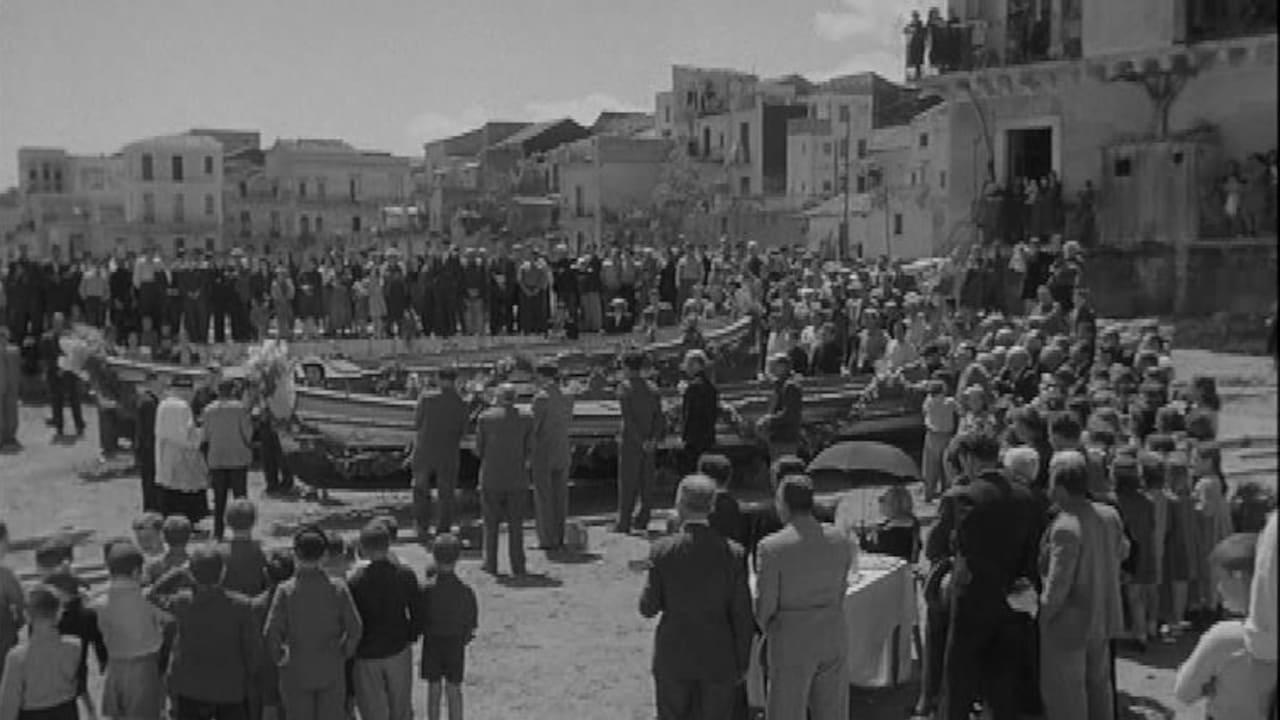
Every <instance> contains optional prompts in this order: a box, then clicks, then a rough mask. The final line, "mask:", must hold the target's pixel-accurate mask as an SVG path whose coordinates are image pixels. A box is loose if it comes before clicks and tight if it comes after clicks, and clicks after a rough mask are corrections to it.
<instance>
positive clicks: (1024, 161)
mask: <svg viewBox="0 0 1280 720" xmlns="http://www.w3.org/2000/svg"><path fill="white" fill-rule="evenodd" d="M1005 148H1006V150H1005V169H1004V170H1005V173H1004V176H1005V178H1006V180H1014V179H1017V178H1037V179H1039V178H1042V177H1044V176H1046V175H1048V174H1049V173H1050V172H1052V171H1054V170H1056V168H1055V167H1054V166H1053V128H1052V127H1049V126H1042V127H1029V128H1018V129H1010V130H1006V131H1005Z"/></svg>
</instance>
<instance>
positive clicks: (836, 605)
mask: <svg viewBox="0 0 1280 720" xmlns="http://www.w3.org/2000/svg"><path fill="white" fill-rule="evenodd" d="M775 502H776V503H777V508H778V515H779V517H780V519H781V520H782V521H783V523H785V525H786V526H785V527H784V528H783V529H782V530H779V531H778V532H775V533H773V534H772V535H770V536H768V537H766V538H765V539H764V540H762V541H760V546H759V548H757V550H756V555H757V558H758V563H759V568H760V572H759V575H758V576H757V578H756V589H757V595H756V607H755V614H756V623H757V624H758V625H759V626H760V627H761V628H763V629H764V634H765V639H766V640H767V648H768V650H767V654H768V657H767V661H768V667H769V685H768V688H769V690H768V699H767V701H766V702H767V705H766V715H767V716H768V718H769V720H805V718H806V712H807V713H808V715H807V717H808V718H810V720H837V718H839V720H844V719H845V718H847V717H848V714H849V680H848V677H847V675H846V667H845V660H846V655H847V653H848V648H847V647H846V642H847V638H846V630H845V622H844V595H845V590H846V588H847V587H848V579H849V567H850V564H851V563H852V553H851V551H850V547H849V541H848V540H847V539H846V538H844V537H843V536H842V535H841V534H840V532H839V531H838V530H836V529H835V528H834V527H830V526H824V525H822V524H821V523H819V522H818V520H817V519H816V518H815V517H814V516H813V484H812V482H811V481H810V480H809V479H808V478H807V477H804V476H802V475H793V476H790V477H786V478H783V479H782V481H781V482H780V483H779V484H778V492H777V496H776V497H775Z"/></svg>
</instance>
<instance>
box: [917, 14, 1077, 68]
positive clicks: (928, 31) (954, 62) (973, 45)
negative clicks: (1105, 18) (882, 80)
mask: <svg viewBox="0 0 1280 720" xmlns="http://www.w3.org/2000/svg"><path fill="white" fill-rule="evenodd" d="M1080 25H1081V24H1080V22H1079V21H1076V22H1062V23H1061V26H1060V27H1059V28H1054V27H1053V25H1052V22H1051V20H1049V19H1048V18H1041V19H1038V20H1033V19H1032V18H1030V17H1028V16H1026V15H1010V16H1009V18H1008V22H1007V23H1004V24H1002V25H994V24H991V23H987V22H986V21H982V20H973V21H968V22H961V23H956V22H952V23H941V22H938V23H929V24H919V23H916V24H913V25H910V26H908V27H907V28H906V30H905V31H904V33H905V35H906V38H905V43H906V49H907V80H908V81H918V80H920V79H921V78H923V77H925V76H928V75H946V74H949V73H955V72H971V71H974V70H984V69H988V68H999V67H1015V66H1019V65H1029V64H1032V63H1040V62H1050V61H1055V60H1079V59H1080V58H1081V57H1082V48H1083V43H1082V42H1081V40H1082V38H1081V35H1080ZM1055 30H1056V32H1055ZM1055 35H1060V38H1057V39H1058V40H1059V43H1058V44H1057V45H1056V46H1055V45H1054V40H1055Z"/></svg>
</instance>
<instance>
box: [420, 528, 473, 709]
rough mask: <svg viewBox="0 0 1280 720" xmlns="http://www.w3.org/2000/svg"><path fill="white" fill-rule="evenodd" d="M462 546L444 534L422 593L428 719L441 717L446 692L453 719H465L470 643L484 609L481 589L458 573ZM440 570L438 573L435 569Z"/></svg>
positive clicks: (434, 551)
mask: <svg viewBox="0 0 1280 720" xmlns="http://www.w3.org/2000/svg"><path fill="white" fill-rule="evenodd" d="M461 555H462V544H461V543H459V542H458V539H457V538H456V537H454V536H453V535H448V534H446V535H441V536H439V537H437V538H436V541H435V544H434V545H432V547H431V557H432V560H433V565H432V566H430V567H428V574H429V575H434V580H435V581H434V583H433V584H432V585H431V587H430V588H428V589H427V590H426V591H425V592H424V593H423V595H422V598H423V609H422V619H423V632H422V666H421V672H422V679H423V680H426V681H427V718H428V720H440V696H441V691H442V690H443V691H444V692H443V694H444V697H445V701H446V706H447V710H448V713H449V720H462V679H463V676H464V674H465V670H466V648H467V644H468V643H470V642H471V641H472V640H473V639H475V635H476V627H477V626H478V625H479V618H480V610H479V605H478V604H477V603H476V594H475V591H474V590H472V589H471V586H469V585H467V584H466V583H465V582H463V581H462V579H461V578H459V577H458V574H457V564H458V558H459V557H460V556H461ZM432 570H434V573H432Z"/></svg>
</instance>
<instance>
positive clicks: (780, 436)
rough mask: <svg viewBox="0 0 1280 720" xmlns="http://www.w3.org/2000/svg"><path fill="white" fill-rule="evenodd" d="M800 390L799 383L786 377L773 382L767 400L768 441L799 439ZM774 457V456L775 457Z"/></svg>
mask: <svg viewBox="0 0 1280 720" xmlns="http://www.w3.org/2000/svg"><path fill="white" fill-rule="evenodd" d="M802 395H803V394H802V392H801V390H800V384H799V383H797V382H796V381H795V380H794V379H790V378H788V379H787V380H783V381H782V382H779V383H775V384H774V387H773V397H772V399H771V400H770V401H769V414H768V415H767V416H766V417H768V418H769V441H770V442H775V443H793V442H799V441H800V417H801V415H800V413H801V402H802ZM775 459H776V458H775Z"/></svg>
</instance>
